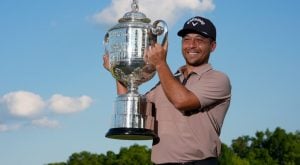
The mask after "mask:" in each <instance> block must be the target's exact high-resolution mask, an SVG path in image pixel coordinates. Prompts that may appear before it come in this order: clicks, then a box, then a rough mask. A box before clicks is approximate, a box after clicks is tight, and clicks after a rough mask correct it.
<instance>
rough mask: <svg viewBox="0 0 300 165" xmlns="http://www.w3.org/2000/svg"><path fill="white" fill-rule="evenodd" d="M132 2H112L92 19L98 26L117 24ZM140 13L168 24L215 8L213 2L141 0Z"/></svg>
mask: <svg viewBox="0 0 300 165" xmlns="http://www.w3.org/2000/svg"><path fill="white" fill-rule="evenodd" d="M131 3H132V0H112V3H111V5H110V6H109V7H107V8H105V9H103V10H102V11H100V12H98V13H96V14H94V15H93V16H92V17H91V19H92V20H93V21H94V22H95V23H97V24H116V22H117V21H118V20H119V18H121V17H123V15H124V14H125V13H126V12H129V11H131ZM138 6H139V11H140V12H142V13H144V14H146V16H147V17H148V18H150V19H151V20H152V22H153V21H154V20H158V19H163V20H165V21H166V22H167V23H168V24H174V22H175V21H176V20H177V19H179V18H180V16H181V15H183V14H184V13H187V12H196V13H199V14H201V13H204V12H208V11H212V10H214V8H215V5H214V3H213V0H184V1H183V0H140V1H138Z"/></svg>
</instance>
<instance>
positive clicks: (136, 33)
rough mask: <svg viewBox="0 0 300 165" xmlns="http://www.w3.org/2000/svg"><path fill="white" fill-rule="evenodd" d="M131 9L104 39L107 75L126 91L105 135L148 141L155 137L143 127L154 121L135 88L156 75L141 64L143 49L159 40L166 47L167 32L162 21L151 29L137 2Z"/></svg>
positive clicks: (144, 64)
mask: <svg viewBox="0 0 300 165" xmlns="http://www.w3.org/2000/svg"><path fill="white" fill-rule="evenodd" d="M131 8H132V11H130V12H127V13H125V15H124V16H123V18H121V19H119V23H118V24H117V25H115V26H113V27H112V28H111V29H109V31H108V32H107V33H106V35H105V38H104V44H105V51H106V53H107V54H108V55H109V64H110V72H111V74H112V75H113V77H114V78H115V79H117V80H118V81H120V82H122V83H123V84H124V85H126V86H127V88H128V92H127V93H126V94H123V95H119V96H118V97H117V98H116V101H115V103H114V114H113V117H112V128H110V129H109V131H108V132H107V133H106V137H107V138H112V139H123V140H151V139H153V137H155V133H154V131H153V130H152V129H151V128H148V127H147V126H146V125H147V123H149V122H151V121H152V120H153V116H151V115H149V114H148V113H147V112H146V111H147V110H146V107H148V106H147V105H148V104H147V102H146V99H145V98H144V97H143V96H142V95H140V94H139V93H138V86H139V85H140V84H142V83H144V82H146V81H148V80H150V79H151V78H152V77H153V76H154V75H155V67H154V66H153V65H150V64H147V63H146V62H145V61H144V52H145V49H147V48H148V47H149V46H150V45H151V44H154V43H156V42H157V40H158V39H160V41H161V44H162V45H164V44H166V41H167V35H168V29H167V24H166V23H165V22H164V21H162V20H157V21H155V22H154V23H153V24H152V25H151V24H150V22H151V20H150V19H149V18H147V17H146V16H145V14H143V13H141V12H139V9H138V4H137V1H136V0H133V2H132V4H131ZM158 37H159V38H158ZM148 109H149V108H148Z"/></svg>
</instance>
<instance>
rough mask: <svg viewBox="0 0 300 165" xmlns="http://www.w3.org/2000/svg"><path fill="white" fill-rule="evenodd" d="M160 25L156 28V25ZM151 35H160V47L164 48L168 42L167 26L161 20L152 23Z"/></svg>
mask: <svg viewBox="0 0 300 165" xmlns="http://www.w3.org/2000/svg"><path fill="white" fill-rule="evenodd" d="M159 23H161V24H162V26H158V24H159ZM152 33H153V34H154V35H156V36H160V35H162V37H163V38H162V40H161V45H162V46H165V45H166V44H167V41H168V26H167V23H166V22H165V21H163V20H156V21H155V22H153V28H152Z"/></svg>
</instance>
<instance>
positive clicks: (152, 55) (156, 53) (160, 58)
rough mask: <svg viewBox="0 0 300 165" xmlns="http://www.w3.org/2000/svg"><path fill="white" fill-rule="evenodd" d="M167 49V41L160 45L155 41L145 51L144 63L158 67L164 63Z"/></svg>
mask: <svg viewBox="0 0 300 165" xmlns="http://www.w3.org/2000/svg"><path fill="white" fill-rule="evenodd" d="M167 51H168V43H166V44H165V45H164V46H161V45H160V44H157V43H156V44H154V45H151V46H149V47H148V49H147V50H146V51H145V56H144V60H145V62H146V63H148V64H152V65H154V66H155V67H158V66H159V65H161V64H163V63H166V58H167Z"/></svg>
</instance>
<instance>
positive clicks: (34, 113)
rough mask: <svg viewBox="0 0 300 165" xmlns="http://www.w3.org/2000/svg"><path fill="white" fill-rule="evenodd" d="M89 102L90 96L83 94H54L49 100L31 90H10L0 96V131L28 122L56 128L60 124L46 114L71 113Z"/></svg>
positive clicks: (25, 124)
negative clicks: (77, 95)
mask: <svg viewBox="0 0 300 165" xmlns="http://www.w3.org/2000/svg"><path fill="white" fill-rule="evenodd" d="M91 103H92V98H90V97H89V96H85V95H83V96H81V97H79V98H75V97H68V96H63V95H60V94H55V95H53V96H52V97H51V98H50V99H49V101H44V99H43V98H42V97H41V96H39V95H38V94H35V93H32V92H28V91H15V92H10V93H7V94H5V95H3V96H2V97H1V96H0V132H7V131H13V130H17V129H20V128H22V127H24V126H28V123H29V125H34V126H38V127H44V128H57V127H59V126H60V123H59V121H57V120H50V119H48V117H47V116H48V115H50V114H51V113H53V112H54V113H56V114H71V113H75V112H79V111H83V110H86V109H87V108H89V107H90V105H91ZM2 107H3V108H2ZM49 109H50V110H52V111H49ZM41 116H44V117H41Z"/></svg>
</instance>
